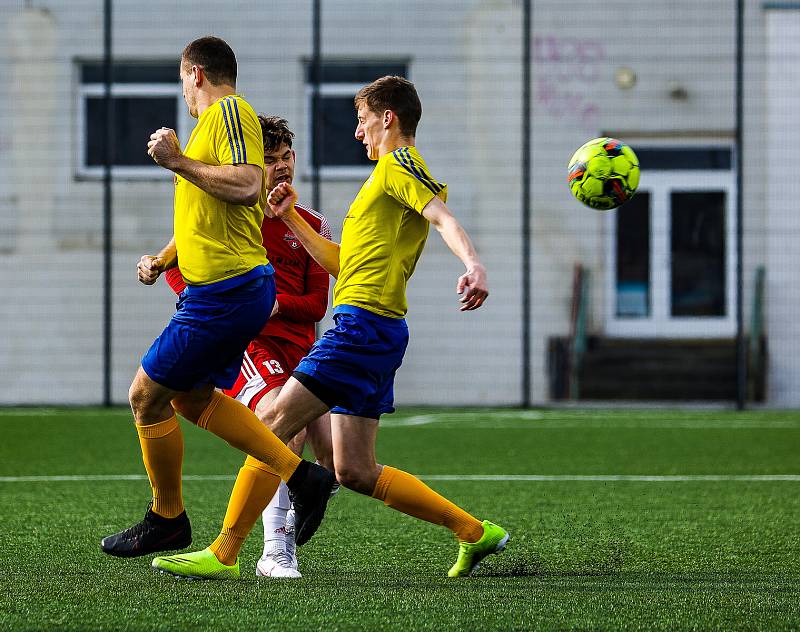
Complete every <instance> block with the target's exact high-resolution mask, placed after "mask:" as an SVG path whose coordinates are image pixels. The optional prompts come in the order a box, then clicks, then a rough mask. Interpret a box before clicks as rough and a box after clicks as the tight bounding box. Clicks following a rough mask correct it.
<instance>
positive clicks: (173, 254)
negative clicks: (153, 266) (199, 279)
mask: <svg viewBox="0 0 800 632" xmlns="http://www.w3.org/2000/svg"><path fill="white" fill-rule="evenodd" d="M156 257H158V258H159V259H160V260H161V271H162V272H164V271H165V270H169V269H170V268H174V267H175V266H176V265H178V248H177V246H176V245H175V236H174V235H173V236H172V238H171V239H170V240H169V242H168V243H167V245H166V246H164V247H163V248H162V249H161V251H160V252H159V253H158V254H157V255H156Z"/></svg>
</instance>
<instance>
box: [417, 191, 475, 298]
mask: <svg viewBox="0 0 800 632" xmlns="http://www.w3.org/2000/svg"><path fill="white" fill-rule="evenodd" d="M422 215H423V216H424V217H425V219H427V220H428V221H429V222H430V223H431V224H433V226H434V227H435V228H436V230H438V231H439V234H440V235H441V236H442V239H444V242H445V243H446V244H447V247H448V248H450V250H451V251H452V252H453V254H454V255H455V256H456V257H458V258H459V259H460V260H461V263H463V264H464V267H465V268H466V269H467V271H466V272H465V273H464V274H462V275H461V276H460V277H459V278H458V283H457V285H456V291H457V292H458V293H459V294H462V297H461V303H462V306H461V311H462V312H463V311H466V310H472V309H478V308H479V307H480V306H481V305H483V303H484V301H485V300H486V297H487V296H489V288H488V285H487V281H486V268H485V267H484V265H483V264H482V263H481V261H480V258H479V257H478V253H477V252H475V247H474V246H473V245H472V240H470V238H469V235H467V232H466V231H465V230H464V229H463V228H462V226H461V224H459V223H458V220H457V219H456V218H455V217H453V214H452V213H451V212H450V209H448V208H447V205H446V204H445V203H444V202H442V200H441V199H440V198H439V197H436V196H434V197H433V198H432V199H431V201H430V202H428V203H427V204H426V205H425V208H424V209H422Z"/></svg>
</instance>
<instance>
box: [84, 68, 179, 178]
mask: <svg viewBox="0 0 800 632" xmlns="http://www.w3.org/2000/svg"><path fill="white" fill-rule="evenodd" d="M178 70H179V64H178V62H164V63H154V62H142V63H128V62H126V63H117V64H115V65H114V70H113V79H114V83H113V84H112V86H111V100H112V107H113V109H114V155H113V157H112V165H113V167H112V170H113V174H114V175H115V176H117V177H125V178H153V177H156V178H161V177H163V175H164V173H163V169H160V168H159V167H158V166H156V165H155V163H154V162H153V161H152V159H151V158H150V157H149V156H148V155H147V151H146V150H147V141H148V140H149V139H150V134H152V133H153V131H154V130H156V129H158V128H159V127H171V128H172V129H174V130H175V131H176V132H177V134H178V138H179V139H180V140H181V142H185V140H186V137H185V134H186V132H187V131H188V129H189V125H188V117H189V115H188V113H187V112H186V106H185V104H184V102H183V96H182V89H181V83H180V78H179V76H178ZM79 73H80V88H79V91H78V107H77V117H78V120H77V127H76V129H77V130H78V139H79V143H78V147H79V153H80V155H79V156H78V157H77V165H78V169H77V175H78V176H81V177H89V178H92V177H101V176H102V175H103V160H104V155H103V144H104V142H105V122H104V111H105V110H104V104H103V101H104V99H105V84H104V83H103V79H104V76H103V64H102V63H100V62H83V63H81V64H80V66H79Z"/></svg>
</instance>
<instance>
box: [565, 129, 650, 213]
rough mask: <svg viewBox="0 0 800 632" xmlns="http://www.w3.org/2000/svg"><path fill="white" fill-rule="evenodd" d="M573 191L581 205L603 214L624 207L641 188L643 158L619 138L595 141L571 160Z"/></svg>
mask: <svg viewBox="0 0 800 632" xmlns="http://www.w3.org/2000/svg"><path fill="white" fill-rule="evenodd" d="M567 183H568V184H569V189H570V191H572V195H574V196H575V197H576V198H577V199H578V200H579V201H580V202H583V203H584V204H585V205H586V206H588V207H590V208H593V209H597V210H600V211H608V210H610V209H612V208H617V207H618V206H621V205H622V204H624V203H625V202H627V201H628V200H630V199H631V198H632V197H633V194H634V193H636V188H637V187H638V186H639V159H638V158H637V157H636V154H635V153H633V150H632V149H631V148H630V147H628V146H627V145H626V144H625V143H622V142H620V141H618V140H617V139H616V138H595V139H594V140H590V141H589V142H588V143H586V144H585V145H583V146H582V147H581V148H580V149H578V151H576V152H575V153H574V154H573V156H572V158H571V159H570V161H569V171H568V174H567Z"/></svg>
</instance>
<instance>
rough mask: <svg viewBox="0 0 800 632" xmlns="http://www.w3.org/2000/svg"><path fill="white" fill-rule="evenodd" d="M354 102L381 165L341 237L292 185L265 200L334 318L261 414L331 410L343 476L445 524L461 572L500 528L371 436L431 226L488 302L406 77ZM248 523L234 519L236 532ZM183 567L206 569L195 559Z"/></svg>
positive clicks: (287, 420)
mask: <svg viewBox="0 0 800 632" xmlns="http://www.w3.org/2000/svg"><path fill="white" fill-rule="evenodd" d="M355 106H356V109H357V111H358V125H357V127H356V132H355V136H356V139H357V140H359V141H361V142H362V143H363V144H364V146H365V147H366V151H367V155H368V156H369V158H370V159H371V160H375V161H377V164H376V166H375V169H374V170H373V172H372V175H370V177H369V178H368V179H367V181H366V182H365V183H364V185H363V186H362V187H361V190H360V191H359V193H358V195H357V196H356V199H355V201H354V202H353V204H352V205H351V206H350V210H349V212H348V213H347V216H346V217H345V220H344V227H343V229H342V241H341V245H339V244H336V243H333V242H331V241H328V240H326V239H324V238H322V237H321V236H320V235H319V234H318V233H317V232H316V231H314V229H313V228H312V227H311V226H309V224H307V223H306V222H305V220H304V219H303V218H302V217H301V216H300V215H299V213H298V212H297V211H296V209H295V208H294V204H295V201H296V200H297V194H296V192H295V190H294V189H293V188H292V186H291V185H290V184H288V183H281V184H279V185H278V186H276V187H275V188H274V189H273V190H272V191H271V193H270V195H269V198H268V201H269V204H270V206H271V208H272V210H273V212H274V213H275V214H276V215H278V216H279V217H281V218H282V219H283V221H284V222H285V223H286V225H287V226H288V227H289V228H290V230H292V232H293V233H294V234H295V235H296V236H297V237H298V238H299V239H300V241H301V242H302V244H303V246H305V248H306V249H307V250H308V251H309V252H310V253H311V255H312V256H313V257H314V258H315V259H316V260H317V261H318V262H319V263H320V265H321V266H322V267H323V268H325V269H326V270H327V271H328V272H329V273H330V274H331V275H333V276H334V277H336V279H337V281H336V286H335V290H334V322H335V326H334V327H333V328H332V329H330V330H329V331H327V332H326V333H325V335H324V336H323V337H322V338H321V339H320V340H318V341H317V342H316V343H315V344H314V346H313V347H312V348H311V351H310V352H309V354H308V355H307V356H306V357H305V358H304V359H303V360H302V361H301V362H300V364H299V365H298V367H297V369H296V370H295V371H294V373H293V375H292V377H291V378H290V379H289V381H288V382H287V384H286V385H285V386H284V388H283V390H282V391H281V393H280V395H278V397H277V399H276V400H275V403H274V404H273V406H272V407H271V408H270V409H269V411H268V412H267V417H268V419H267V422H268V423H269V425H270V427H271V428H272V429H273V430H274V431H275V433H276V434H277V435H278V436H280V437H284V436H291V435H293V434H294V433H295V432H297V431H298V430H299V429H300V428H303V427H305V425H306V424H308V423H309V422H310V421H312V420H313V419H316V418H317V417H319V416H320V415H321V414H323V413H324V412H326V411H327V410H330V411H331V413H332V415H331V431H332V438H333V460H334V466H335V469H336V476H337V478H338V480H339V482H340V483H341V484H342V485H344V486H345V487H348V488H349V489H352V490H355V491H357V492H360V493H362V494H366V495H369V496H372V497H373V498H376V499H378V500H381V501H383V502H384V503H385V504H386V505H388V506H389V507H392V508H394V509H397V510H398V511H402V512H403V513H406V514H408V515H410V516H414V517H416V518H420V519H422V520H426V521H428V522H432V523H434V524H439V525H444V526H445V527H447V528H448V529H450V530H451V531H452V532H453V533H454V534H455V535H456V537H457V538H458V541H459V554H458V559H457V560H456V563H455V564H454V565H453V566H452V568H451V569H450V570H449V571H448V575H449V576H450V577H462V576H465V575H469V574H470V573H471V572H472V571H473V570H474V569H475V568H476V567H477V565H478V563H479V562H480V561H481V560H482V559H483V558H484V557H486V556H487V555H489V554H491V553H496V552H498V551H500V550H502V549H503V548H504V547H505V545H506V542H507V541H508V537H509V536H508V533H507V532H506V531H505V530H504V529H503V528H501V527H499V526H497V525H495V524H493V523H491V522H489V521H488V520H484V521H483V522H481V521H479V520H477V519H476V518H475V517H473V516H472V515H470V514H469V513H467V512H466V511H464V510H463V509H461V508H460V507H458V506H457V505H455V504H453V503H452V502H450V501H449V500H447V499H446V498H444V497H442V496H440V495H439V494H437V493H436V492H434V491H433V490H432V489H430V488H429V487H428V486H427V485H425V484H424V483H423V482H422V481H420V480H419V479H417V478H415V477H414V476H412V475H411V474H408V473H406V472H403V471H402V470H398V469H395V468H393V467H389V466H387V465H380V464H378V463H377V462H376V460H375V439H376V433H377V431H378V420H379V419H380V416H381V415H382V414H384V413H390V412H393V411H394V407H393V382H394V375H395V372H396V371H397V369H398V367H399V366H400V363H401V362H402V359H403V354H404V353H405V350H406V346H407V344H408V328H407V327H406V323H405V320H404V316H405V314H406V311H407V304H406V284H407V283H408V279H409V277H410V276H411V274H412V273H413V272H414V267H415V266H416V264H417V260H418V259H419V256H420V253H421V252H422V249H423V246H424V245H425V240H426V238H427V235H428V228H429V225H430V224H433V225H434V227H435V228H436V229H437V231H439V233H440V234H441V236H442V237H443V239H444V241H445V243H446V244H447V246H448V247H449V248H450V250H451V251H452V252H453V253H454V254H455V255H456V256H457V257H458V258H459V259H460V260H461V262H462V263H463V264H464V266H465V268H466V271H465V273H464V274H463V275H461V276H460V277H459V279H458V282H457V284H456V289H457V291H458V293H459V294H461V295H462V298H461V303H462V305H461V309H462V311H463V310H467V311H468V310H473V309H477V308H479V307H480V306H481V305H482V304H483V302H484V301H485V300H486V297H487V296H488V288H487V282H486V270H485V268H484V266H483V265H482V264H481V262H480V259H479V257H478V255H477V253H476V251H475V248H474V247H473V245H472V242H471V241H470V239H469V237H468V235H467V233H466V232H465V231H464V229H463V228H462V227H461V226H460V224H459V223H458V221H457V220H456V219H455V218H454V217H453V215H452V213H451V212H450V211H449V209H448V208H447V206H446V204H445V201H446V197H447V196H446V192H447V188H446V185H445V184H444V183H442V182H438V181H437V180H435V179H434V178H433V177H432V176H431V175H430V172H429V171H428V168H427V166H426V165H425V162H424V160H423V159H422V156H420V154H419V152H418V151H417V149H416V147H415V146H414V145H415V136H416V128H417V123H418V122H419V119H420V116H421V114H422V106H421V104H420V101H419V97H418V96H417V92H416V89H415V88H414V85H413V84H412V83H411V82H410V81H407V80H406V79H403V78H401V77H382V78H381V79H378V80H377V81H375V82H373V83H371V84H370V85H368V86H366V87H364V88H362V89H361V90H360V91H359V93H358V94H357V95H356V98H355ZM250 502H252V503H253V504H257V505H258V507H257V508H256V509H257V510H258V511H260V510H261V509H262V508H263V505H264V504H265V503H266V501H265V500H262V499H259V498H257V497H256V496H255V495H251V499H250ZM255 515H257V512H256V514H255ZM226 520H227V519H226ZM254 522H255V518H254V519H253V523H254ZM253 523H251V524H250V525H247V524H244V522H242V523H240V524H239V529H240V530H245V529H249V528H250V527H252V524H253ZM296 538H297V543H298V544H302V543H303V542H304V534H303V533H302V532H301V531H300V530H298V531H297V532H296ZM154 566H158V567H161V568H164V569H168V570H170V571H173V572H177V574H182V573H181V568H182V567H181V561H180V559H179V556H175V557H165V558H156V560H154ZM183 570H184V573H183V574H192V575H194V576H202V575H203V573H201V572H198V569H197V568H194V567H189V566H183ZM205 576H208V577H211V576H213V575H212V574H211V573H209V574H207V575H205Z"/></svg>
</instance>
